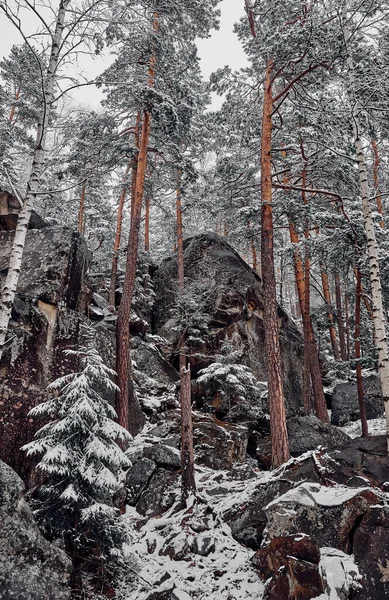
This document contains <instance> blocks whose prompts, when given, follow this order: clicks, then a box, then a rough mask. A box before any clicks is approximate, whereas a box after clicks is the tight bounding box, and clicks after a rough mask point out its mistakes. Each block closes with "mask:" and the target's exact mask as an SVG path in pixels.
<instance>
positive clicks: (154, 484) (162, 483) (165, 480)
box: [136, 469, 179, 517]
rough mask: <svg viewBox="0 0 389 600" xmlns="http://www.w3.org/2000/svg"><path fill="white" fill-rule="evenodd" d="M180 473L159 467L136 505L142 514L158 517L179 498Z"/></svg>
mask: <svg viewBox="0 0 389 600" xmlns="http://www.w3.org/2000/svg"><path fill="white" fill-rule="evenodd" d="M178 477H179V476H178V474H177V473H174V472H172V471H167V470H166V469H157V470H156V471H155V472H154V474H153V476H152V478H151V479H150V482H149V486H148V487H147V489H145V491H144V492H142V494H141V497H140V499H139V501H138V503H137V505H136V510H137V511H138V512H139V513H140V514H141V515H147V516H148V517H156V516H157V515H161V514H162V513H164V512H165V511H166V510H168V509H169V508H170V507H171V506H173V504H174V502H175V501H176V499H178V495H179V492H178V490H177V489H176V488H175V485H176V483H177V480H178Z"/></svg>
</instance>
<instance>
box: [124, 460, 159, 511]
mask: <svg viewBox="0 0 389 600" xmlns="http://www.w3.org/2000/svg"><path fill="white" fill-rule="evenodd" d="M156 468H157V465H156V464H155V462H153V461H152V460H150V459H149V458H141V459H140V460H138V462H136V463H135V464H134V465H133V466H132V467H131V469H129V470H128V472H127V475H126V486H127V502H128V504H129V505H130V506H135V504H136V503H137V501H138V500H139V497H140V495H141V493H142V492H143V490H144V489H145V488H146V487H147V484H148V483H149V481H150V478H151V476H152V474H153V473H154V471H155V469H156Z"/></svg>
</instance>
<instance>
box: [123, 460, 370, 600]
mask: <svg viewBox="0 0 389 600" xmlns="http://www.w3.org/2000/svg"><path fill="white" fill-rule="evenodd" d="M307 454H311V453H307ZM304 458H306V455H304V456H302V457H300V458H298V459H291V462H292V461H293V462H294V463H296V462H298V461H299V460H303V459H304ZM285 467H286V465H284V466H283V468H280V469H278V470H277V471H273V472H258V473H257V477H254V478H253V479H249V480H245V481H241V480H236V479H235V480H234V479H231V476H230V475H229V474H228V472H227V471H214V470H211V469H208V468H206V467H202V466H197V468H196V480H197V481H196V483H197V490H198V501H197V502H196V504H194V505H189V506H188V507H187V508H186V509H185V510H179V511H178V510H177V506H178V504H177V505H176V506H173V507H172V508H171V509H170V510H169V511H167V512H165V513H164V514H161V515H158V516H157V517H154V518H149V519H147V518H145V517H142V516H141V515H139V514H138V513H137V512H136V510H135V508H133V507H127V511H126V514H125V515H124V517H123V518H124V519H125V522H126V524H127V526H128V531H129V534H130V541H129V544H128V546H127V549H126V550H127V556H128V560H129V562H130V564H131V565H132V569H133V573H134V577H133V580H134V582H133V584H132V585H130V586H129V585H128V584H127V585H126V586H123V588H122V589H121V590H118V594H117V599H118V600H147V599H148V598H149V596H150V595H151V594H152V593H155V592H163V591H164V590H166V591H167V590H172V589H173V588H174V595H173V596H172V598H174V599H175V600H191V599H193V600H254V599H255V600H261V598H263V591H264V584H263V583H262V582H261V580H260V578H259V576H258V573H257V572H256V570H255V569H254V568H253V566H252V562H251V558H252V556H253V555H254V551H253V550H250V549H248V548H246V547H244V546H242V545H241V544H239V543H238V542H237V541H236V540H234V538H233V537H232V535H231V530H230V527H229V526H228V525H227V524H226V523H225V522H224V520H223V514H224V513H225V512H226V511H228V510H229V509H230V508H232V507H233V506H238V505H242V504H243V503H244V502H245V501H246V500H247V499H248V498H249V497H250V496H251V495H252V493H253V491H254V489H255V487H256V486H257V485H258V484H260V483H264V482H266V481H271V480H274V479H276V478H278V477H282V476H283V474H284V471H285ZM316 487H319V488H320V487H321V486H316ZM330 491H331V493H332V494H333V493H335V492H336V489H331V490H330ZM176 493H177V500H178V499H179V494H180V490H179V486H178V485H177V489H176ZM199 548H201V553H199V552H198V550H199ZM207 548H208V549H209V548H211V550H210V552H209V554H208V555H207V556H205V555H202V554H206V553H207V552H206V551H205V552H204V550H206V549H207ZM321 555H322V560H321V563H320V569H321V572H322V574H323V578H324V580H325V581H326V591H325V593H323V594H321V595H320V596H319V597H318V599H317V600H341V598H342V594H344V593H346V592H347V590H348V589H350V587H353V586H356V585H358V583H357V581H358V579H359V574H358V568H357V567H356V565H355V564H354V562H353V557H352V556H349V555H347V554H344V553H343V552H340V551H338V550H335V549H334V548H322V549H321ZM173 556H175V559H174V558H173ZM177 558H178V559H177ZM156 597H157V596H156ZM161 597H162V596H161ZM169 597H170V596H169Z"/></svg>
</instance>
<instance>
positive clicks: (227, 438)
mask: <svg viewBox="0 0 389 600" xmlns="http://www.w3.org/2000/svg"><path fill="white" fill-rule="evenodd" d="M193 439H194V449H195V460H196V461H197V462H198V463H200V464H203V465H205V466H207V467H209V468H210V469H231V468H232V467H233V466H234V465H236V464H242V463H244V461H245V459H246V448H247V442H248V430H247V428H246V427H244V426H242V425H234V424H232V423H224V422H223V421H218V420H217V419H211V418H206V417H204V418H202V417H200V418H195V420H194V423H193Z"/></svg>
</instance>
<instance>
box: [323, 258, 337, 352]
mask: <svg viewBox="0 0 389 600" xmlns="http://www.w3.org/2000/svg"><path fill="white" fill-rule="evenodd" d="M320 270H321V283H322V286H323V296H324V300H325V303H326V307H327V319H328V330H329V333H330V339H331V346H332V352H333V353H334V357H335V360H340V354H339V346H338V340H337V337H336V330H335V324H334V317H333V314H332V310H331V293H330V285H329V282H328V274H327V270H326V268H325V266H324V263H323V262H322V263H320Z"/></svg>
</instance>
